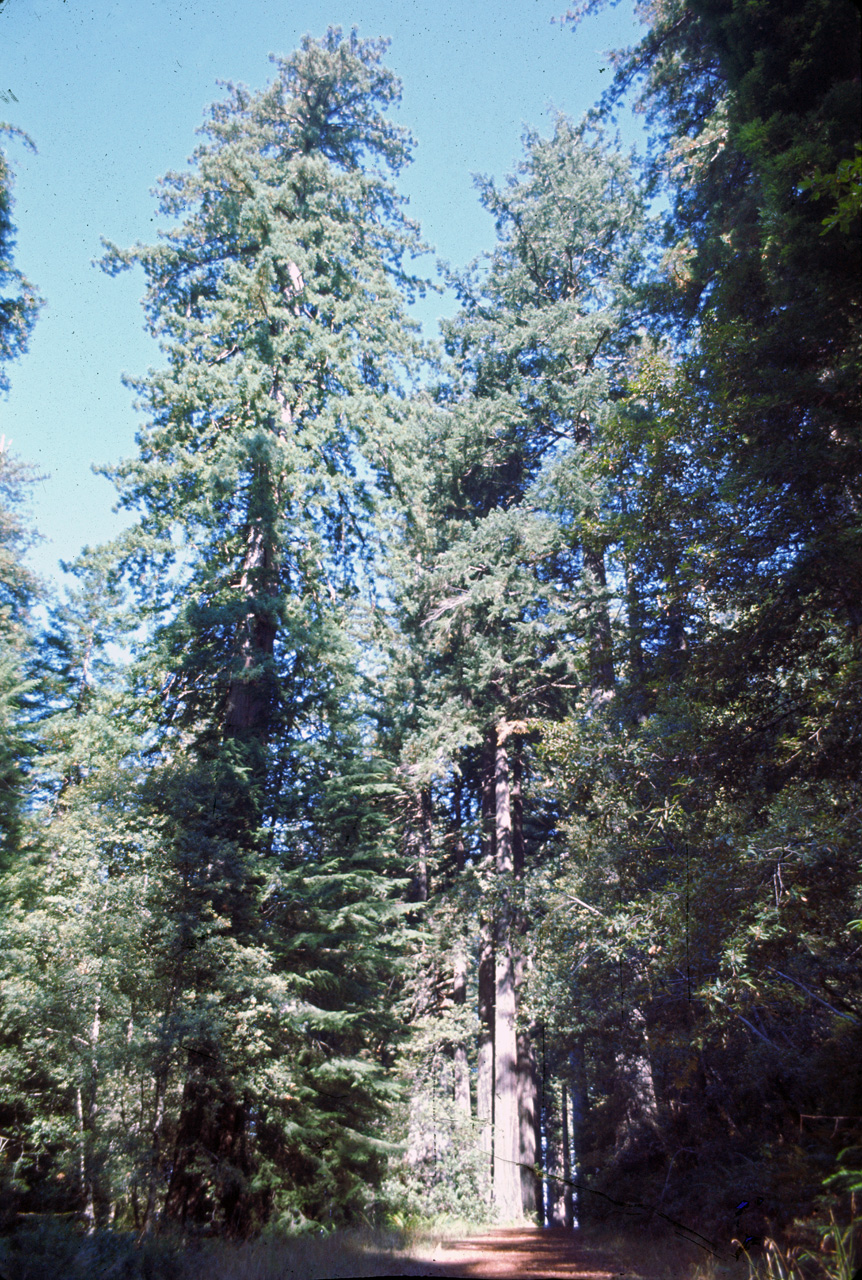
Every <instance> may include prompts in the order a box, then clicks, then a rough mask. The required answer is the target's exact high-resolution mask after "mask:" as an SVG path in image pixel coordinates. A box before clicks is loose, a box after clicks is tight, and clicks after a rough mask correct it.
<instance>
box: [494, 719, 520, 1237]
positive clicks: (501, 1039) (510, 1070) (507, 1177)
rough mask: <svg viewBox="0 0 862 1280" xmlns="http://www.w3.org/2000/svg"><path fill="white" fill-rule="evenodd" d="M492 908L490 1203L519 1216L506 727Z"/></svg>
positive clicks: (499, 762) (501, 740)
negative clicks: (494, 917)
mask: <svg viewBox="0 0 862 1280" xmlns="http://www.w3.org/2000/svg"><path fill="white" fill-rule="evenodd" d="M495 796H496V831H495V835H496V841H495V844H496V855H495V871H496V880H497V889H498V901H499V906H498V911H497V922H496V930H495V939H494V941H495V953H496V954H495V964H494V997H495V999H494V1204H495V1206H496V1209H497V1213H498V1215H499V1216H500V1217H501V1218H502V1219H504V1220H506V1221H520V1220H521V1219H522V1218H523V1210H522V1206H521V1177H520V1170H519V1160H520V1154H521V1135H520V1124H519V1121H518V1043H517V1036H516V1032H515V1020H516V996H515V955H514V946H513V937H512V934H513V920H512V910H511V903H510V896H511V885H512V871H513V862H512V812H511V802H510V794H509V756H508V752H507V750H506V726H505V724H504V723H501V725H500V726H499V728H498V731H497V752H496V769H495Z"/></svg>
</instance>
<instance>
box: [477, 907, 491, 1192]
mask: <svg viewBox="0 0 862 1280" xmlns="http://www.w3.org/2000/svg"><path fill="white" fill-rule="evenodd" d="M476 1119H477V1120H478V1122H479V1145H480V1150H481V1151H482V1154H483V1155H484V1156H485V1162H484V1164H485V1169H486V1172H487V1195H488V1200H489V1201H490V1199H491V1188H492V1185H493V1156H494V1127H493V1126H494V939H493V934H492V932H491V926H490V924H489V923H488V921H482V924H481V933H480V941H479V1044H478V1054H477V1066H476Z"/></svg>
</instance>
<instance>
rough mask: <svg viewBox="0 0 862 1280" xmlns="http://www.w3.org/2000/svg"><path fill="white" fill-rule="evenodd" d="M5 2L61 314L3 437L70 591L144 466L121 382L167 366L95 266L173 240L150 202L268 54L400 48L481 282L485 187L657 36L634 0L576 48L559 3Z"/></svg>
mask: <svg viewBox="0 0 862 1280" xmlns="http://www.w3.org/2000/svg"><path fill="white" fill-rule="evenodd" d="M0 4H2V7H0V92H2V100H0V120H5V121H6V122H7V123H10V124H14V125H17V126H19V127H20V128H22V129H24V130H25V131H26V132H27V133H28V134H29V135H30V137H31V138H32V139H33V141H34V143H35V144H36V147H37V148H38V154H36V155H31V154H30V153H29V152H27V151H26V150H25V148H24V147H23V146H21V145H20V144H18V143H15V142H11V143H9V144H8V146H7V148H6V150H7V154H8V156H9V158H10V160H11V161H12V164H13V166H14V168H15V170H16V172H17V181H16V187H15V199H16V204H15V211H14V217H15V222H16V225H17V229H18V237H17V240H18V243H17V250H16V263H17V265H18V266H19V267H20V268H21V269H22V270H23V271H24V272H25V274H26V275H28V276H29V278H30V279H31V280H32V281H33V282H34V283H35V284H36V285H37V287H38V288H39V290H40V292H41V293H42V295H43V297H44V298H45V299H46V306H45V307H44V309H43V311H42V313H41V315H40V318H39V320H38V322H37V325H36V328H35V330H34V332H33V337H32V340H31V346H30V351H29V353H28V354H27V355H26V356H25V357H24V358H23V360H20V361H18V362H17V363H15V364H13V365H12V366H11V368H10V369H9V374H10V377H11V382H12V389H11V392H10V394H9V396H8V397H6V398H4V399H0V434H2V435H5V437H6V439H7V441H11V445H12V449H13V451H14V452H16V453H17V454H19V455H20V456H21V457H23V458H24V459H26V460H28V461H30V462H33V463H34V464H35V465H36V466H37V467H38V469H39V470H40V471H41V472H42V473H44V474H45V475H46V476H47V478H46V479H44V480H42V481H41V482H40V483H39V484H38V485H37V486H36V490H35V494H34V503H33V507H34V515H35V520H36V524H37V526H38V528H39V530H40V532H41V533H42V534H43V536H44V541H43V542H42V543H41V544H40V546H39V547H38V548H36V550H35V551H34V552H33V553H32V555H31V560H32V562H33V564H34V565H35V567H36V568H37V569H38V571H39V572H40V573H41V574H42V575H43V577H45V578H48V579H52V578H57V577H59V570H58V567H57V566H58V560H60V559H72V558H74V556H75V555H77V553H78V552H79V550H80V549H81V547H82V546H83V545H84V544H86V543H91V544H92V543H97V542H100V541H103V540H105V539H106V538H109V537H110V536H112V535H113V534H114V533H116V532H117V531H118V530H119V528H121V527H122V524H123V523H125V521H126V517H124V516H117V515H113V514H112V510H111V508H112V506H113V502H114V491H113V488H112V486H111V484H110V482H109V481H107V480H105V479H104V478H102V477H98V476H94V475H93V474H92V472H91V469H90V468H91V464H92V463H94V462H101V463H111V462H115V461H117V460H118V459H119V458H122V457H126V456H128V455H129V454H131V453H133V452H134V448H135V444H134V436H135V428H136V422H137V416H136V414H135V412H134V410H133V405H132V401H133V397H132V393H131V392H129V391H128V390H126V388H124V387H123V386H122V384H121V382H120V376H121V374H122V373H124V372H126V373H130V374H133V375H139V374H142V373H143V372H145V370H146V369H147V368H148V367H150V366H152V365H157V364H158V363H159V352H158V348H157V347H156V345H155V343H153V341H152V340H151V339H150V338H149V337H148V336H147V334H146V333H145V332H144V330H143V314H142V311H141V307H140V301H139V300H140V297H141V295H142V293H143V276H142V274H141V273H140V272H139V271H135V272H131V273H124V274H123V275H121V276H119V277H116V278H114V279H112V278H110V277H108V276H106V275H104V274H103V273H102V272H100V271H99V270H98V269H96V268H95V267H93V266H92V261H93V259H94V258H97V257H98V256H99V253H100V236H105V237H107V238H108V239H109V240H112V241H114V242H115V243H117V244H120V245H130V244H132V243H134V242H135V241H144V242H148V241H151V240H152V239H153V238H154V236H155V232H156V228H157V227H158V225H159V219H158V218H157V216H156V212H155V201H154V199H153V196H152V194H151V190H152V187H153V185H154V183H155V180H156V179H157V177H158V176H159V175H160V174H162V173H164V172H165V171H166V170H168V169H178V168H182V167H184V165H185V163H186V160H187V158H188V156H189V154H190V153H191V151H192V150H193V148H194V146H195V142H196V138H195V129H196V128H197V127H198V125H199V124H200V123H201V120H202V118H203V113H204V109H205V108H206V106H207V105H208V104H209V103H210V102H212V101H214V100H215V99H217V98H218V97H220V96H221V91H220V90H219V88H218V85H217V83H216V82H217V81H218V80H220V79H222V80H233V81H239V82H242V83H245V84H247V85H249V86H251V87H252V88H260V87H262V86H263V85H264V84H265V83H266V82H267V81H268V80H269V79H270V78H271V71H272V68H271V66H270V63H269V61H268V55H269V54H270V53H281V54H290V53H291V52H292V51H293V50H294V49H295V48H296V46H297V45H298V43H299V41H300V39H301V37H302V36H303V35H304V34H306V33H307V32H308V33H310V34H312V35H314V36H319V35H322V33H323V32H324V30H325V29H326V27H327V26H329V25H340V26H342V27H343V28H345V29H349V28H350V27H351V26H354V25H355V26H357V27H358V28H359V34H360V35H361V36H379V35H385V36H389V37H391V40H392V44H391V47H390V50H389V56H388V58H387V62H388V65H389V66H390V67H392V69H393V70H394V71H395V72H396V73H397V74H398V75H399V76H400V77H401V79H402V81H403V99H402V104H401V107H400V110H399V112H398V120H399V122H400V123H402V124H405V125H406V126H407V127H408V128H409V129H410V130H411V131H412V133H413V134H414V136H415V137H416V139H417V143H418V146H417V148H416V153H415V161H414V163H413V164H412V165H411V166H410V168H409V169H408V170H407V171H405V173H404V175H403V176H402V179H401V182H400V186H401V189H402V191H403V192H404V193H405V194H406V195H408V196H409V198H410V213H411V215H412V216H413V217H415V218H416V219H418V220H419V222H420V223H421V225H422V229H423V232H424V235H425V238H426V240H427V241H428V242H429V243H430V244H431V245H432V246H433V247H434V250H435V252H436V254H437V256H439V257H440V258H443V259H446V260H447V261H449V262H451V263H452V264H453V265H456V266H463V265H465V264H466V263H467V262H468V261H470V260H471V259H472V258H474V257H475V256H476V255H478V254H480V253H482V252H483V251H484V250H487V249H490V248H492V246H493V242H494V229H493V224H492V221H491V219H490V217H489V216H488V215H487V214H486V213H485V212H484V211H483V210H482V209H481V208H480V206H479V203H478V200H477V196H476V192H475V189H474V187H473V183H472V175H473V174H474V173H484V174H490V175H493V176H494V177H496V178H498V179H499V178H502V177H503V176H504V175H505V174H506V173H508V172H509V171H510V170H511V169H512V168H513V167H514V165H515V164H516V163H517V161H518V159H519V156H520V153H521V137H522V133H523V130H524V128H525V127H532V128H535V129H538V130H539V131H540V132H542V133H547V132H549V131H550V127H551V120H552V117H553V113H554V111H556V110H561V111H564V112H566V113H567V114H569V115H571V116H573V117H575V118H578V117H580V116H581V115H582V114H583V113H584V112H585V111H586V110H587V109H588V108H589V107H590V106H592V105H593V103H594V102H595V100H596V99H597V97H598V96H599V94H600V93H601V91H602V88H603V87H604V86H605V85H606V83H607V81H608V80H609V78H610V71H609V70H605V71H604V72H603V71H602V68H603V67H606V66H607V61H606V59H605V58H604V57H603V54H604V53H605V52H606V51H607V50H608V49H610V48H614V47H619V46H622V45H629V44H631V43H633V42H634V41H635V40H636V39H637V38H638V35H639V32H640V28H639V27H638V25H637V24H636V23H635V21H634V19H633V17H632V15H631V0H623V2H622V3H621V4H619V5H618V7H616V8H614V9H609V10H608V11H606V12H604V13H602V14H600V15H598V16H597V17H595V18H592V19H590V20H589V21H588V22H586V23H584V24H583V26H582V27H580V28H579V29H578V30H577V31H576V32H572V31H571V29H569V28H568V27H565V26H562V25H560V24H552V21H551V19H552V18H553V17H555V16H558V15H559V14H560V13H562V12H563V10H564V8H565V4H564V3H561V2H560V0H497V2H496V3H493V2H492V0H460V3H459V2H458V0H443V2H442V3H441V2H440V0H430V3H429V2H428V0H423V3H415V2H414V0H355V2H354V3H352V4H350V3H344V2H342V0H331V2H330V3H324V2H323V0H278V2H276V0H245V3H243V4H242V5H235V4H230V3H228V2H227V0H209V2H206V0H187V2H185V3H184V2H183V0H5V3H2V0H0ZM12 95H14V99H13V97H12ZM619 127H620V130H621V135H622V138H623V140H624V142H625V143H626V145H629V144H631V143H632V142H636V141H639V140H640V137H641V135H640V130H639V127H638V122H637V121H634V120H632V118H631V117H628V116H623V117H621V118H620V122H619ZM427 270H428V271H429V272H430V271H432V270H433V259H431V260H429V262H428V265H427ZM452 309H453V302H452V299H451V298H449V297H442V298H440V297H434V298H432V299H430V301H426V302H425V303H424V304H423V305H422V309H421V319H422V320H423V323H425V324H426V327H427V328H428V329H429V330H430V331H431V332H433V331H434V330H435V328H436V324H435V322H436V318H437V316H439V315H443V314H450V313H451V311H452Z"/></svg>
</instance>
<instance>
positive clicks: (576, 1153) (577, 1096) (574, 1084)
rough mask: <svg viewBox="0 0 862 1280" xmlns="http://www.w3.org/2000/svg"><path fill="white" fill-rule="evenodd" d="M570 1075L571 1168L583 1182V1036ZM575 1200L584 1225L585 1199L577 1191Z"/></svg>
mask: <svg viewBox="0 0 862 1280" xmlns="http://www.w3.org/2000/svg"><path fill="white" fill-rule="evenodd" d="M569 1073H570V1079H571V1139H570V1142H571V1157H570V1158H571V1166H572V1176H573V1178H574V1180H575V1181H576V1182H579V1181H580V1180H581V1175H582V1171H583V1154H584V1151H585V1149H586V1147H585V1138H586V1128H587V1108H588V1095H587V1063H586V1053H585V1048H584V1038H583V1036H578V1038H577V1039H576V1041H575V1047H574V1049H573V1050H572V1052H571V1053H570V1054H569ZM574 1200H575V1201H576V1202H577V1219H578V1226H579V1227H582V1226H583V1225H584V1197H583V1196H580V1195H578V1193H577V1190H575V1194H574Z"/></svg>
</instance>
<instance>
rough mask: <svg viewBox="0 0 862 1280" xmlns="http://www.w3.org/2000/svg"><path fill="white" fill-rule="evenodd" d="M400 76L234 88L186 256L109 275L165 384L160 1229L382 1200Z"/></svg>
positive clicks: (141, 260)
mask: <svg viewBox="0 0 862 1280" xmlns="http://www.w3.org/2000/svg"><path fill="white" fill-rule="evenodd" d="M384 51H385V42H384V41H362V40H360V39H359V38H358V37H357V35H356V33H355V31H354V32H353V33H352V34H351V35H350V36H349V37H344V36H342V34H341V32H340V31H339V30H337V29H331V30H330V31H329V32H328V33H327V35H326V36H325V37H324V39H323V40H322V41H319V42H318V41H314V40H312V39H310V38H307V39H306V40H305V41H304V42H303V44H302V48H301V49H300V51H299V52H298V53H297V54H295V55H294V56H293V57H292V58H289V59H278V60H277V75H276V78H275V80H274V81H273V83H272V84H271V85H270V86H269V87H268V88H267V89H266V90H264V91H262V92H260V93H257V94H252V93H250V92H249V91H248V90H246V89H244V88H242V87H238V86H229V92H228V97H227V99H226V100H225V101H223V102H221V103H218V104H216V105H215V106H214V107H213V108H212V109H211V111H210V115H209V118H208V120H207V123H206V124H205V126H204V127H203V130H202V132H203V134H204V139H205V140H204V142H203V143H202V144H201V146H200V147H199V148H198V150H197V151H196V153H195V155H194V157H193V165H192V168H191V170H190V171H189V172H188V173H185V174H170V175H168V176H167V177H166V178H165V179H164V180H163V181H162V184H161V208H162V211H163V213H165V214H166V215H168V216H170V217H171V218H172V219H173V222H174V225H173V227H172V229H170V230H169V231H167V232H165V233H164V235H163V237H162V239H161V241H160V243H158V244H157V245H155V246H152V247H143V246H139V247H137V248H136V249H133V250H129V251H124V250H120V249H117V248H115V247H113V246H109V247H108V250H107V253H106V257H105V266H106V268H107V269H108V270H109V271H118V270H121V269H123V268H125V267H130V266H133V265H135V264H140V265H141V266H142V267H143V269H144V272H145V275H146V278H147V296H146V302H145V306H146V312H147V317H148V323H149V326H150V328H151V331H152V332H153V333H154V334H155V335H156V336H158V337H159V339H160V341H161V343H162V347H163V350H164V352H165V356H166V365H165V367H164V368H163V369H161V370H157V371H151V372H150V373H149V374H148V375H147V377H146V378H144V379H141V380H139V381H137V382H135V384H134V385H135V386H136V389H137V390H138V392H139V395H140V397H141V403H142V405H143V406H144V407H145V408H146V410H147V413H148V422H147V425H146V426H145V427H143V428H142V429H141V431H140V433H139V438H138V442H139V453H138V456H137V457H136V458H134V459H132V460H130V461H128V462H124V463H121V464H120V465H119V466H118V467H116V468H113V469H112V472H111V474H112V475H113V476H114V478H115V480H116V482H117V484H118V487H119V490H120V495H121V503H122V505H123V506H125V507H127V508H129V509H130V510H137V511H139V512H140V517H139V520H138V523H137V524H136V525H134V526H133V528H132V529H131V530H130V531H129V533H128V534H126V535H124V537H123V538H122V539H121V542H120V544H119V545H118V546H117V548H116V555H117V563H118V565H119V566H120V567H121V568H122V569H123V570H124V571H125V572H126V573H127V575H128V576H129V579H130V581H131V582H132V583H133V586H134V589H135V591H136V593H137V596H138V600H139V606H140V608H141V610H142V614H141V616H142V617H143V618H144V619H145V620H146V621H147V622H148V623H149V626H150V630H151V635H152V640H151V642H150V643H149V644H148V645H147V646H145V648H144V649H143V651H142V653H141V657H140V659H139V661H138V662H137V664H136V666H135V667H134V669H133V680H134V688H135V696H136V699H137V702H138V705H139V706H140V707H141V709H142V710H141V717H142V719H141V730H142V733H144V734H145V735H146V739H145V740H146V742H147V750H146V759H147V773H146V777H145V778H144V781H143V784H142V787H141V791H140V801H141V804H142V817H143V820H144V822H145V825H146V826H147V827H148V829H149V830H151V831H152V832H158V833H159V834H158V840H157V844H158V849H159V854H158V858H159V862H158V865H159V868H160V870H159V871H158V883H157V884H156V885H155V886H152V885H151V886H150V889H149V892H150V894H151V895H155V896H154V898H153V906H152V908H151V910H152V914H153V925H152V934H151V957H152V958H151V966H152V967H153V969H154V982H153V997H154V1000H155V1004H154V1006H153V1007H152V1010H151V1012H150V1014H149V1017H150V1020H151V1028H152V1034H151V1043H150V1055H151V1056H150V1064H151V1065H150V1068H149V1081H148V1085H147V1089H148V1095H149V1103H148V1109H149V1120H148V1126H149V1154H148V1156H147V1160H148V1162H149V1163H148V1169H147V1170H145V1171H144V1172H142V1173H140V1174H139V1175H138V1176H139V1184H140V1188H139V1202H140V1208H139V1214H140V1223H139V1225H140V1226H141V1227H142V1228H143V1229H148V1228H149V1227H151V1226H152V1225H154V1224H155V1223H156V1222H157V1221H158V1219H159V1216H160V1215H161V1216H167V1217H171V1218H175V1219H177V1220H179V1221H182V1222H199V1223H200V1222H204V1221H214V1222H218V1223H220V1224H221V1225H222V1226H223V1227H224V1228H225V1229H227V1230H229V1231H235V1232H244V1231H247V1230H250V1229H252V1227H253V1226H254V1225H255V1224H256V1223H259V1222H260V1221H262V1220H263V1219H264V1218H266V1217H267V1216H268V1215H269V1214H271V1213H273V1212H275V1213H279V1212H281V1213H282V1214H283V1215H287V1217H288V1218H289V1217H291V1216H293V1218H294V1220H296V1219H297V1218H302V1217H303V1216H306V1217H308V1216H315V1215H318V1214H321V1213H323V1212H324V1209H325V1206H326V1205H327V1204H329V1205H330V1207H332V1206H333V1205H334V1206H335V1208H336V1210H337V1211H338V1212H347V1213H349V1212H352V1211H354V1210H355V1209H356V1207H357V1206H358V1205H360V1204H361V1203H364V1201H365V1199H367V1196H368V1195H370V1194H373V1192H372V1191H370V1190H363V1184H367V1187H369V1188H371V1187H373V1184H374V1182H375V1180H376V1178H377V1176H378V1173H377V1172H376V1171H375V1170H376V1169H377V1167H378V1166H379V1163H380V1150H379V1149H375V1148H374V1146H373V1142H372V1139H371V1136H370V1129H369V1126H371V1125H372V1122H373V1117H374V1115H375V1114H379V1110H380V1107H381V1106H382V1104H383V1099H384V1097H385V1094H386V1086H385V1081H384V1079H383V1075H382V1065H381V1059H380V1054H384V1056H385V1052H386V1042H387V1040H388V1038H389V1035H388V1033H387V1032H385V1030H384V1025H385V1023H386V1018H385V1015H384V1014H383V1012H382V1006H381V1004H380V1003H379V997H380V994H381V991H382V988H381V983H382V981H383V977H384V974H385V973H386V971H387V970H386V966H387V965H388V964H389V963H391V956H392V946H391V944H390V941H389V940H388V938H387V929H386V925H387V922H388V921H390V920H394V919H396V918H397V913H398V907H397V904H396V903H395V902H394V901H393V900H392V899H393V894H394V893H395V892H396V891H397V890H398V881H397V878H396V877H395V876H394V874H393V867H392V864H391V848H390V851H389V853H387V846H386V840H385V839H383V838H382V837H381V835H380V832H379V824H375V823H374V822H372V821H370V820H369V821H366V819H365V817H364V816H363V815H366V814H368V813H370V809H369V806H370V805H372V804H375V803H377V804H379V802H380V797H381V796H383V795H385V794H387V788H390V784H389V783H388V782H387V781H386V778H385V777H381V776H379V771H378V773H375V770H374V769H373V768H371V769H370V772H367V776H363V772H362V770H361V769H359V768H358V767H357V763H356V758H357V756H359V757H361V756H362V755H363V754H364V753H365V750H366V749H365V748H364V747H363V744H362V742H361V739H360V738H359V737H358V736H357V732H356V730H355V727H354V725H353V721H354V713H353V711H352V710H351V711H348V708H349V706H350V705H351V704H352V703H354V702H355V690H354V687H353V685H354V678H353V674H352V672H353V667H354V663H355V655H354V652H353V649H352V646H351V641H350V638H349V635H348V628H347V622H348V617H349V605H350V601H351V598H352V596H353V595H354V594H355V591H356V585H355V583H356V579H357V574H358V573H359V571H360V566H361V562H362V558H363V543H364V540H365V536H366V532H367V520H368V515H369V513H370V511H371V510H372V507H373V497H372V481H373V469H374V468H375V467H378V466H379V467H381V468H382V467H383V465H384V463H383V456H384V454H385V452H386V442H387V440H388V439H389V438H390V437H391V436H392V435H393V434H395V433H396V426H395V425H393V424H395V423H396V422H397V418H398V415H399V413H400V412H401V409H400V397H401V395H402V391H401V380H402V378H403V376H404V372H405V369H407V368H409V367H410V366H411V365H413V364H414V362H415V358H416V355H417V345H416V342H415V340H414V338H413V335H412V329H411V325H410V323H409V322H408V321H407V319H406V317H405V315H404V311H403V302H404V298H405V296H407V295H409V293H410V292H411V290H413V289H414V288H415V287H418V282H417V281H415V280H414V279H413V278H412V277H411V276H410V275H409V274H408V272H407V270H406V269H405V267H404V266H403V264H402V260H403V257H404V255H405V253H408V254H409V253H413V252H415V251H416V250H417V249H418V248H419V242H418V239H417V235H416V231H415V228H414V227H413V225H412V224H411V223H409V222H408V221H407V220H406V219H405V218H404V216H403V213H402V211H401V208H400V200H399V197H398V196H397V195H396V193H395V191H394V189H393V187H392V186H391V183H390V181H389V174H395V173H397V172H398V170H399V169H400V167H401V166H402V164H403V163H405V161H406V160H407V159H408V156H409V149H410V140H409V138H408V136H407V135H406V133H405V131H404V130H402V129H400V128H399V127H397V126H395V125H393V124H392V123H391V122H390V121H389V120H388V119H387V118H386V115H385V112H386V110H387V108H389V107H390V106H391V105H392V104H393V103H394V102H395V101H396V100H397V96H398V84H397V81H396V80H395V78H394V77H393V76H392V74H391V73H390V72H388V71H387V70H386V69H385V68H384V66H383V64H382V56H383V53H384ZM387 171H388V173H387ZM363 456H364V457H365V458H366V459H367V461H366V462H363V461H362V458H363ZM348 778H349V779H352V780H353V781H351V782H348V781H346V779H348ZM393 785H394V784H393ZM345 788H346V789H347V791H348V792H349V793H350V794H351V795H352V804H353V812H352V814H351V815H350V819H351V820H350V822H346V816H347V814H346V812H345V802H344V800H343V798H342V799H341V800H339V802H338V803H337V804H336V802H335V796H336V795H338V796H342V797H343V795H344V793H345ZM390 789H391V788H390ZM396 790H397V788H396ZM348 808H349V806H348ZM384 812H385V809H384ZM337 814H340V815H341V816H340V817H336V815H337ZM385 825H386V824H385V823H384V828H385ZM390 932H391V931H390ZM255 1028H256V1029H255ZM264 1045H266V1048H267V1052H266V1053H262V1048H263V1046H264Z"/></svg>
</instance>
